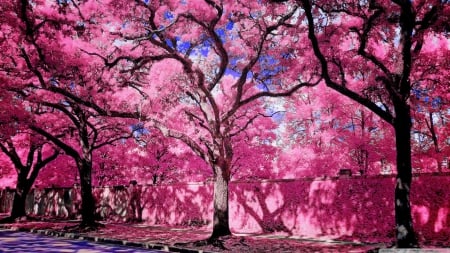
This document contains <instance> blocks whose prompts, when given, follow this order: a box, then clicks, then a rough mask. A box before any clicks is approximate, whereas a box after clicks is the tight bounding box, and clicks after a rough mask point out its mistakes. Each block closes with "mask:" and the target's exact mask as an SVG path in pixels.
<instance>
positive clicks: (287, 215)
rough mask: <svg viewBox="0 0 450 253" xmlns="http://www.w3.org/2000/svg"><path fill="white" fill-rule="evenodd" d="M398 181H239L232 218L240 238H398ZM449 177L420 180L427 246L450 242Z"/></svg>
mask: <svg viewBox="0 0 450 253" xmlns="http://www.w3.org/2000/svg"><path fill="white" fill-rule="evenodd" d="M394 183H395V179H394V178H393V177H369V178H362V177H356V178H340V179H337V178H331V179H317V180H313V179H311V180H275V181H270V182H263V183H260V182H248V183H246V182H234V183H233V184H232V185H231V192H232V193H231V203H230V216H231V217H233V219H231V227H232V230H233V232H235V233H267V232H277V233H280V234H285V235H296V236H305V237H325V238H335V239H342V240H352V241H364V242H390V241H392V240H393V238H394V233H395V231H394V228H395V224H394V203H393V197H394ZM449 186H450V177H449V176H448V175H447V176H438V175H434V176H433V175H421V177H415V179H414V182H413V185H412V189H413V191H412V198H411V200H412V205H413V207H412V210H413V216H414V222H415V227H416V230H417V231H418V233H419V237H420V238H419V239H421V241H422V242H430V241H433V240H435V241H440V242H446V241H447V239H445V238H449V237H450V229H449V223H450V221H449V213H450V212H449V210H450V209H449V207H450V194H449V193H448V189H450V188H449Z"/></svg>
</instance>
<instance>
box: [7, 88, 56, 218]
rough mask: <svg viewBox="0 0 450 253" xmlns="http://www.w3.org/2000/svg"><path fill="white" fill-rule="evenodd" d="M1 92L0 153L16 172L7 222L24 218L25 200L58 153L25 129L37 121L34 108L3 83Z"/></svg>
mask: <svg viewBox="0 0 450 253" xmlns="http://www.w3.org/2000/svg"><path fill="white" fill-rule="evenodd" d="M4 81H6V80H4ZM0 90H2V92H1V94H2V95H0V105H1V106H0V115H1V116H0V117H1V118H0V150H1V151H2V152H3V153H4V154H5V155H6V156H7V157H8V158H9V159H10V161H11V163H12V165H13V167H14V169H15V171H16V173H17V179H16V186H15V191H14V199H13V205H12V210H11V214H10V216H9V217H7V218H5V219H4V220H3V221H7V222H8V221H13V220H15V219H16V218H20V217H24V216H26V212H25V200H26V197H27V195H28V193H29V191H30V189H31V187H32V186H33V184H34V182H35V180H36V177H37V176H38V174H39V172H40V170H41V169H43V168H44V167H45V166H46V165H47V164H49V163H50V162H52V161H53V160H55V159H56V158H57V157H58V154H59V151H58V150H57V149H55V148H52V147H50V146H49V145H48V142H46V141H45V140H43V139H42V138H40V136H39V135H37V134H34V133H33V132H32V131H30V130H29V129H28V127H27V125H28V124H29V122H30V121H31V120H32V119H33V120H35V121H36V120H38V119H37V118H33V111H34V110H33V108H32V107H30V105H27V103H25V102H24V100H23V98H21V97H20V96H14V93H12V92H11V91H8V89H7V86H6V85H5V83H3V84H2V87H0ZM25 106H27V107H28V111H27V110H25V108H24V107H25ZM52 150H53V152H51V151H52Z"/></svg>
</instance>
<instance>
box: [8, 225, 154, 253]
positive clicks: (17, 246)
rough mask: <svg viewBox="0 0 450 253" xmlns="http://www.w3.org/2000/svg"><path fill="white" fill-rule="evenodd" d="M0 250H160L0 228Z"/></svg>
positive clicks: (85, 252) (53, 252)
mask: <svg viewBox="0 0 450 253" xmlns="http://www.w3.org/2000/svg"><path fill="white" fill-rule="evenodd" d="M0 252H15V253H16V252H17V253H19V252H45V253H56V252H76V253H88V252H89V253H100V252H124V253H149V252H154V253H156V252H162V251H155V250H145V249H138V248H132V247H125V246H118V245H107V244H98V243H94V242H87V241H83V240H70V239H64V238H54V237H49V236H44V235H36V234H31V233H25V232H14V231H10V230H4V229H0Z"/></svg>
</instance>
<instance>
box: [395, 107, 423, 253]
mask: <svg viewBox="0 0 450 253" xmlns="http://www.w3.org/2000/svg"><path fill="white" fill-rule="evenodd" d="M395 109H396V119H395V122H394V129H395V136H396V148H397V178H396V185H395V225H396V236H397V247H399V248H411V247H417V238H416V235H415V232H414V228H413V221H412V215H411V204H410V200H409V196H410V190H411V182H412V165H411V124H412V123H411V115H410V110H409V106H408V105H406V104H402V105H397V106H396V108H395Z"/></svg>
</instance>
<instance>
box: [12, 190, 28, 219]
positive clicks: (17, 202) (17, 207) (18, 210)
mask: <svg viewBox="0 0 450 253" xmlns="http://www.w3.org/2000/svg"><path fill="white" fill-rule="evenodd" d="M29 190H30V187H29V186H28V185H27V183H26V182H25V183H17V185H16V190H15V192H14V199H13V205H12V209H11V215H10V218H11V219H16V218H20V217H24V216H26V215H27V214H26V211H25V202H26V199H27V195H28V192H29Z"/></svg>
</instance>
